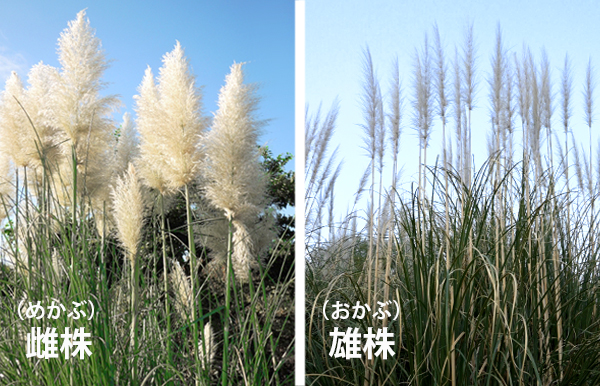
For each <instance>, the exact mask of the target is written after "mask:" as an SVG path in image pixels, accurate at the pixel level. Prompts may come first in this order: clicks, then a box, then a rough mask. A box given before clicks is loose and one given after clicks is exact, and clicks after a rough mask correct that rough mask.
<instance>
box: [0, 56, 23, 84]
mask: <svg viewBox="0 0 600 386" xmlns="http://www.w3.org/2000/svg"><path fill="white" fill-rule="evenodd" d="M26 62H27V61H26V60H25V58H24V57H23V55H21V54H19V53H10V52H7V50H6V49H3V47H0V87H2V85H4V82H5V81H6V79H8V77H9V76H10V74H11V72H12V71H16V72H17V73H18V74H19V75H21V74H23V73H24V72H25V71H26V70H27V66H26Z"/></svg>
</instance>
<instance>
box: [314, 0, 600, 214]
mask: <svg viewBox="0 0 600 386" xmlns="http://www.w3.org/2000/svg"><path fill="white" fill-rule="evenodd" d="M598 20H600V4H597V2H594V1H584V0H579V1H572V2H564V1H555V0H551V1H540V0H538V1H522V2H521V1H514V0H510V1H486V2H481V1H465V0H461V1H436V0H422V1H407V0H401V1H382V0H374V1H369V2H366V1H362V0H328V1H317V0H307V2H306V102H307V103H308V105H309V108H310V111H315V110H316V108H317V107H318V105H319V103H323V109H324V110H327V109H328V108H329V107H330V106H331V103H332V102H333V100H334V99H335V98H336V97H337V98H338V100H339V104H340V113H339V118H338V124H337V135H336V137H335V138H334V140H335V142H336V145H337V144H339V145H340V158H343V160H344V166H343V168H342V174H341V176H340V179H339V182H338V186H337V189H336V194H337V197H338V200H337V204H336V205H337V210H338V214H339V215H342V214H343V213H344V212H345V209H346V206H347V203H349V202H350V201H351V200H352V193H353V192H355V191H356V187H357V185H358V179H359V178H360V175H361V174H362V171H363V170H364V169H365V168H366V167H367V165H368V159H367V156H366V154H365V151H364V150H362V149H361V147H360V146H361V144H362V136H363V134H362V130H361V128H360V127H359V126H358V125H359V124H361V123H363V121H362V111H361V105H360V97H361V87H362V75H361V71H362V51H363V49H364V48H365V47H367V46H368V47H369V48H370V51H371V54H372V57H373V63H374V65H375V70H376V73H377V76H378V78H379V80H380V83H381V87H382V92H383V93H384V96H385V93H387V90H388V85H389V82H390V79H391V70H392V61H393V59H394V58H395V57H396V56H397V57H398V61H399V64H400V77H401V80H402V82H403V92H404V97H405V109H404V118H403V134H402V138H401V150H400V151H401V153H400V165H401V167H403V177H402V181H404V182H405V185H404V186H403V188H405V189H409V188H410V186H409V185H408V183H406V182H416V181H417V177H416V171H417V165H418V139H417V137H416V135H415V133H416V132H415V130H414V129H413V125H412V114H413V110H412V109H411V108H410V107H409V106H410V103H411V102H410V101H411V98H412V95H413V89H412V79H411V71H412V64H413V57H414V52H415V48H417V47H418V48H419V49H420V47H421V46H422V45H423V41H424V35H425V33H427V34H428V36H429V41H430V43H433V25H434V23H435V22H437V24H438V28H439V30H440V33H441V36H442V43H443V45H444V46H445V51H446V55H447V57H448V56H451V57H452V58H453V57H454V49H455V46H457V47H458V49H459V52H460V50H461V48H462V44H463V41H464V31H465V26H466V25H467V24H468V23H469V22H472V23H473V28H474V36H475V44H476V54H477V59H476V67H477V70H476V71H477V72H476V76H477V79H478V87H477V89H476V97H475V103H476V109H475V110H474V111H473V134H472V141H473V151H474V154H475V157H476V159H475V162H476V165H479V166H480V165H481V163H482V162H483V160H484V159H485V157H486V155H487V150H486V136H487V133H488V131H489V130H490V123H489V102H488V100H489V98H488V95H489V87H488V85H487V79H488V76H489V74H490V72H491V65H490V58H491V55H492V50H493V48H494V41H495V32H496V26H497V24H498V23H500V25H501V28H502V30H503V39H504V42H505V48H507V49H509V51H510V52H511V55H513V53H517V54H518V55H521V52H522V47H523V44H527V45H528V46H529V47H530V48H531V51H532V53H533V55H534V57H535V59H536V60H539V59H540V57H541V50H542V48H543V47H545V49H546V51H547V53H548V58H549V60H550V68H551V77H552V83H553V91H554V93H555V98H554V103H555V113H554V115H553V127H554V128H558V126H559V122H560V121H559V119H560V114H559V112H558V106H556V105H557V104H558V103H559V93H558V91H559V80H560V75H561V71H562V67H563V64H564V58H565V54H566V53H567V52H568V53H569V56H570V58H571V61H572V68H573V94H572V98H573V104H572V106H573V118H572V126H573V133H574V135H575V138H576V140H579V141H581V143H583V144H584V145H585V148H586V149H587V146H588V145H589V144H588V142H589V141H588V139H587V138H588V131H587V126H585V124H584V119H583V116H584V111H583V97H582V91H583V82H584V79H585V70H586V66H587V63H588V59H590V58H591V60H592V64H593V65H595V67H596V70H597V71H600V39H598V37H599V36H600V23H598ZM599 76H600V73H598V72H596V79H600V78H599ZM598 91H600V89H598V88H597V90H596V93H597V92H598ZM597 97H598V95H596V99H597ZM596 104H598V102H596ZM595 118H596V122H597V118H598V115H597V114H595ZM434 122H435V124H436V125H435V126H434V128H433V137H432V140H431V145H430V148H429V150H428V161H429V160H431V161H432V162H431V163H433V160H434V159H435V156H436V154H439V152H440V149H441V131H442V130H441V123H439V119H437V118H436V119H435V121H434ZM517 122H519V126H518V129H517V131H520V119H519V120H517ZM453 124H454V122H453V121H452V120H451V121H450V128H451V129H453V128H452V127H453ZM596 127H597V124H596V125H595V126H594V127H593V128H592V129H593V131H596V132H598V131H599V130H598V129H597V128H596ZM563 135H564V134H563ZM561 138H562V137H561ZM597 138H598V135H597V134H595V133H594V134H593V140H592V142H593V144H594V147H595V146H596V139H597ZM515 143H516V144H520V137H519V134H517V136H516V137H515ZM515 150H516V151H519V149H518V148H517V149H515ZM593 151H594V153H595V149H594V150H593ZM390 163H391V162H389V158H388V165H389V164H390ZM428 163H430V162H428ZM388 174H391V173H388ZM388 181H389V179H388Z"/></svg>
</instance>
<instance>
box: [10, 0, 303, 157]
mask: <svg viewBox="0 0 600 386" xmlns="http://www.w3.org/2000/svg"><path fill="white" fill-rule="evenodd" d="M85 8H87V10H86V14H87V18H88V19H89V20H90V24H91V26H92V28H94V29H95V30H96V36H97V37H98V38H100V40H101V41H102V46H103V49H104V51H105V54H106V57H107V58H108V59H109V60H112V63H111V66H110V68H109V69H108V70H107V71H106V72H105V75H104V81H106V82H108V83H109V84H108V87H107V89H106V90H105V91H104V93H105V94H119V95H120V97H121V98H120V99H121V101H122V104H123V106H122V107H121V109H120V111H119V112H117V113H116V114H115V119H117V120H118V121H120V120H121V117H122V114H123V113H125V112H131V113H132V114H134V112H133V108H134V101H133V96H134V95H136V94H137V88H138V86H139V84H140V83H141V81H142V77H143V75H144V70H145V69H146V67H147V66H148V65H149V66H150V67H152V70H153V72H154V74H155V75H157V74H158V69H159V68H160V66H161V65H162V62H161V60H162V56H163V55H164V54H165V53H167V52H169V51H171V50H173V48H174V46H175V42H176V40H179V42H181V45H182V47H183V48H184V49H185V53H186V56H187V57H188V59H189V62H190V64H191V66H192V71H193V73H194V74H195V75H196V82H197V84H198V85H203V86H204V88H203V95H204V97H203V103H204V108H205V113H206V114H207V115H210V116H212V112H214V111H216V108H217V107H216V102H217V98H218V93H219V89H220V88H221V86H222V85H223V84H224V80H225V76H226V75H227V74H228V73H229V67H230V66H231V65H232V64H233V62H234V61H235V62H247V65H246V66H245V67H244V69H245V72H246V76H247V78H246V79H247V81H248V82H256V83H259V84H260V89H259V94H260V96H261V97H262V100H261V103H260V104H259V111H258V113H259V115H260V117H261V118H263V119H271V121H270V122H269V124H268V125H267V126H266V127H265V128H264V134H263V136H262V138H261V144H267V145H268V146H269V147H270V148H271V149H272V150H273V152H274V153H275V154H280V153H284V152H291V153H293V152H294V4H293V2H292V1H280V0H269V1H260V2H249V1H243V0H229V1H177V0H175V1H170V2H166V1H102V2H100V1H96V2H91V1H73V0H71V1H59V2H57V1H52V2H50V1H27V2H17V1H3V2H2V4H1V6H0V9H1V10H2V11H1V12H0V78H1V80H0V82H1V83H2V86H1V88H3V85H4V81H5V79H6V77H7V76H8V75H9V74H10V71H12V70H15V71H17V73H18V74H19V75H20V76H21V77H22V78H23V79H24V80H26V79H27V72H28V71H29V69H30V68H31V66H33V65H34V64H36V63H38V62H39V61H43V62H44V63H46V64H50V65H52V66H56V67H59V63H58V58H57V55H56V48H57V40H58V38H59V36H60V33H61V32H62V31H63V29H65V28H66V27H67V23H68V22H69V21H70V20H73V19H75V16H76V15H77V13H78V12H79V11H80V10H82V9H85ZM288 166H289V167H292V168H293V164H290V165H288Z"/></svg>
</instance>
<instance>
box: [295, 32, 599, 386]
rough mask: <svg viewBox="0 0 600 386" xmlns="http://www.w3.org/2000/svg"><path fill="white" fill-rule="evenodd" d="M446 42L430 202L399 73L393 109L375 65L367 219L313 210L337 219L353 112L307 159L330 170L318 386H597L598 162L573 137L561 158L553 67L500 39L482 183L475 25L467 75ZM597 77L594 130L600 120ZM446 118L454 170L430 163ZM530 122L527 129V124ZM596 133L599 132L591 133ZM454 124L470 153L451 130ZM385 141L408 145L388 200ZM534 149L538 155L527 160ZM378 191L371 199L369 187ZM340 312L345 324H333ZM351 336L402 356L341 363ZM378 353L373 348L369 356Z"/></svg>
mask: <svg viewBox="0 0 600 386" xmlns="http://www.w3.org/2000/svg"><path fill="white" fill-rule="evenodd" d="M434 33H435V38H436V39H435V42H434V43H435V44H434V46H433V47H432V48H433V52H434V55H433V60H431V56H430V54H429V51H428V50H429V46H428V44H429V43H428V41H427V39H426V40H425V47H424V48H422V49H421V50H419V51H416V54H415V56H414V58H413V61H414V65H413V69H414V71H413V77H412V78H413V79H412V80H413V82H412V84H411V86H412V88H413V90H412V93H411V94H410V98H411V101H412V108H413V118H414V119H413V126H414V129H415V130H416V131H417V134H418V138H419V144H420V154H421V155H422V157H421V161H422V163H420V164H419V173H418V176H419V177H418V179H419V180H418V182H413V184H412V185H411V186H414V188H410V189H404V190H400V189H399V188H398V186H399V182H400V181H399V180H398V179H397V174H398V172H397V170H398V166H397V164H396V163H397V162H398V161H399V160H400V161H401V158H400V159H399V158H398V157H397V154H398V147H399V146H398V144H397V141H398V139H399V135H400V130H399V126H400V125H401V122H402V120H401V118H402V117H403V116H405V112H404V108H403V103H402V101H403V90H402V88H401V87H400V86H399V85H400V84H401V83H400V77H399V75H398V73H397V70H396V68H397V66H398V65H397V62H395V64H394V69H395V70H394V73H393V76H392V83H391V84H392V86H391V89H390V101H389V103H388V104H385V103H383V102H384V98H383V97H382V96H381V93H377V92H373V90H378V88H379V84H378V80H377V79H376V78H375V77H374V75H373V74H374V70H373V64H372V60H371V58H370V55H369V52H368V51H366V54H365V58H366V59H365V63H366V64H365V65H366V68H367V69H368V70H367V71H365V72H364V76H365V83H364V84H365V88H364V92H365V96H364V97H363V102H364V107H365V111H371V110H373V111H375V110H374V107H373V106H384V105H387V106H389V112H387V113H386V114H384V115H385V116H386V117H387V119H386V123H387V124H386V125H385V126H386V127H387V128H388V132H387V133H385V132H384V131H379V132H378V131H377V130H369V131H368V133H367V134H368V138H367V139H368V141H369V142H368V143H369V144H372V146H373V147H372V148H368V149H367V150H368V156H369V161H370V163H369V166H368V168H367V170H366V172H365V176H366V177H363V178H362V179H361V180H360V182H359V188H358V190H357V191H356V195H355V197H356V199H355V202H354V205H353V206H352V210H351V211H350V212H349V213H348V214H347V215H345V216H343V217H342V220H341V221H340V222H334V221H333V218H335V216H334V215H328V214H326V212H324V211H316V210H313V209H312V208H321V207H326V208H328V211H329V213H334V210H333V202H334V200H333V191H334V189H333V188H332V187H331V186H332V185H334V184H335V179H336V178H337V175H338V173H337V172H336V173H332V172H331V170H332V169H331V167H330V165H333V164H334V163H335V153H328V152H327V147H328V145H329V144H330V143H331V138H332V132H333V130H334V128H335V119H336V116H337V113H338V109H339V107H338V106H337V104H336V105H334V107H333V108H332V110H331V112H330V113H329V115H328V116H327V119H325V120H324V121H323V122H322V123H321V121H320V118H319V113H317V114H316V115H314V116H310V117H309V118H308V119H307V123H308V124H307V129H306V132H307V139H306V143H307V144H310V143H312V144H313V146H311V147H308V148H307V160H313V159H316V160H318V161H317V162H308V161H307V179H310V180H309V182H310V183H308V185H307V186H310V187H311V190H310V192H309V193H310V194H307V197H306V199H307V212H306V213H307V214H308V215H309V216H311V217H309V218H308V219H307V230H306V234H307V257H306V258H307V271H306V275H307V280H306V283H307V286H306V293H307V310H306V313H307V336H306V356H307V365H306V371H307V382H308V384H313V385H342V384H352V385H387V384H390V385H391V384H394V385H396V384H410V385H431V384H436V385H594V384H597V383H598V382H600V323H599V322H598V306H600V304H599V301H600V286H599V284H600V275H599V272H598V264H597V256H598V236H599V235H598V226H597V224H596V223H597V218H598V215H597V214H598V213H597V208H596V206H595V205H594V201H595V197H596V195H597V193H598V190H597V189H598V186H599V184H598V181H597V178H596V177H594V176H593V173H592V172H591V170H592V169H591V166H590V165H592V163H591V161H590V160H591V154H588V155H587V156H588V157H589V158H585V159H584V160H583V162H580V160H581V158H582V155H583V156H585V154H586V153H585V152H584V151H583V150H580V149H579V145H578V144H577V143H576V142H575V141H574V139H573V138H572V137H571V139H572V140H571V141H569V136H565V142H564V143H565V148H560V149H554V148H553V145H552V143H553V142H552V139H553V136H554V134H553V132H552V125H551V124H552V115H553V108H552V106H553V103H552V98H553V96H554V94H553V92H552V83H551V76H550V71H549V68H550V66H549V62H548V58H547V57H546V56H545V55H543V56H542V59H541V61H540V62H539V63H538V62H536V61H535V59H534V57H533V55H532V54H531V51H530V50H529V49H528V48H525V49H524V53H523V54H522V55H521V57H520V58H519V57H517V56H516V55H514V58H515V60H514V62H513V61H512V60H509V59H511V58H512V56H511V55H509V53H508V51H507V50H506V49H505V48H504V43H503V40H502V37H501V30H500V28H498V33H497V39H496V47H495V50H494V54H493V55H492V57H491V67H492V70H491V72H490V75H489V79H488V82H487V85H488V86H489V91H490V92H489V97H490V100H489V112H490V120H489V122H490V123H491V129H492V130H491V131H490V135H489V136H488V138H489V141H488V157H487V161H486V162H485V163H484V164H483V165H482V166H481V167H480V168H479V169H478V170H474V168H473V166H472V159H473V154H472V153H473V152H472V150H471V131H472V130H475V129H477V130H481V128H476V126H477V125H478V123H476V120H475V119H473V120H471V119H472V117H471V112H472V110H473V109H474V108H475V106H476V103H475V96H476V94H477V90H478V88H479V87H478V84H477V80H478V73H477V71H476V70H477V68H476V61H475V58H476V57H477V55H476V52H475V51H476V47H475V44H474V38H473V27H472V26H468V28H467V30H466V34H465V43H464V47H463V50H462V52H461V51H459V50H456V55H455V59H454V63H452V65H451V66H449V65H448V62H447V61H446V60H447V59H446V56H445V55H444V52H443V44H442V42H441V40H440V37H439V32H438V30H437V27H436V28H435V29H434ZM513 63H514V65H513ZM433 67H434V68H433ZM448 68H451V69H453V70H454V71H452V72H453V73H454V74H453V75H454V79H448V76H447V75H448V74H447V69H448ZM589 68H591V67H590V66H588V74H587V77H586V79H587V80H586V83H585V92H584V95H585V106H584V111H585V112H586V117H591V116H592V109H593V93H592V92H593V81H592V80H593V77H592V76H591V75H590V71H591V70H589ZM515 74H516V76H515ZM570 76H571V75H570V65H569V62H568V61H567V62H566V65H565V72H564V73H563V76H562V79H563V86H562V101H563V104H562V106H561V107H562V115H563V119H562V121H561V123H562V126H563V128H564V129H565V132H566V131H569V130H570V125H571V124H572V123H570V121H569V118H570V116H571V114H572V111H571V109H572V106H571V102H570V100H571V99H570V93H571V86H570V79H571V78H570ZM449 85H452V86H453V87H452V88H451V89H448V86H449ZM450 94H453V95H452V99H450V100H449V97H448V96H449V95H450ZM373 98H376V99H377V100H376V101H375V102H373ZM448 111H454V114H453V115H448ZM434 112H435V116H436V117H439V118H440V127H441V129H442V131H443V133H442V147H441V149H442V153H441V154H442V160H441V162H437V161H436V163H435V164H434V165H428V164H427V163H426V162H427V161H426V160H427V148H428V146H429V145H430V144H431V143H430V135H431V132H432V130H433V129H434V128H435V127H436V125H435V124H434V122H432V120H433V117H434ZM519 116H520V117H521V125H518V124H516V123H515V120H516V118H517V117H519ZM586 119H587V118H586ZM365 120H366V124H365V125H364V126H363V127H365V128H368V127H371V126H372V124H371V122H376V121H372V120H371V115H368V114H367V115H365ZM591 122H592V121H590V120H589V119H588V120H586V124H588V129H589V127H591ZM452 124H454V127H455V129H456V130H455V138H454V141H452V140H450V136H449V135H448V131H447V130H446V129H447V126H450V125H452ZM373 127H376V126H373ZM517 130H519V131H517ZM516 134H520V135H516ZM379 136H385V138H386V139H387V138H389V141H388V142H389V143H391V144H392V146H391V150H392V156H391V159H392V165H393V167H392V176H391V181H392V185H391V187H390V188H389V189H387V190H384V189H383V187H382V184H381V182H380V183H379V189H377V188H376V187H375V186H374V185H375V177H379V178H380V181H381V176H382V175H383V173H385V171H386V170H385V169H384V168H382V167H378V168H375V167H374V165H375V166H377V165H381V164H382V162H381V161H380V160H378V159H377V157H375V156H374V154H380V153H381V152H383V149H381V148H379V147H381V146H384V145H383V144H384V143H385V141H382V140H381V138H380V137H379ZM518 140H520V141H521V143H522V149H523V150H522V155H519V154H517V153H516V152H515V149H516V144H515V142H516V141H518ZM557 142H559V141H558V140H555V142H554V143H555V144H556V143H557ZM453 143H454V146H453ZM314 144H316V145H314ZM544 145H545V146H544ZM569 145H570V146H572V148H569V147H568V146H569ZM453 148H454V149H456V152H455V153H454V156H453V155H452V149H453ZM569 153H571V154H573V155H575V157H573V156H571V157H568V154H569ZM557 160H558V161H557ZM568 170H572V171H573V170H574V171H575V175H576V176H577V175H579V176H580V177H578V179H577V181H574V180H572V179H570V178H569V174H568ZM377 173H379V176H377ZM570 175H571V176H573V173H572V174H570ZM369 177H370V179H371V187H368V185H366V183H365V181H367V180H368V179H369ZM314 181H317V182H316V183H315V182H314ZM367 190H369V192H370V194H369V198H368V203H367V209H366V210H365V211H364V213H366V215H365V218H364V219H361V218H360V214H361V213H363V212H361V211H359V210H358V209H357V208H359V205H360V204H359V203H360V202H362V201H361V200H362V198H361V196H362V194H363V193H364V191H367ZM377 192H379V193H377ZM309 209H311V210H309ZM328 218H329V219H331V220H329V221H327V220H326V219H328ZM360 224H364V229H360V227H361V225H360ZM326 230H328V232H327V231H326ZM384 267H385V268H384ZM326 301H327V305H328V311H329V312H328V318H329V320H327V319H326V318H325V317H324V315H323V307H324V305H325V302H326ZM377 301H379V302H382V303H385V302H387V301H393V302H396V303H395V304H397V307H396V305H394V306H393V307H391V308H389V311H392V312H391V313H392V317H390V318H386V319H384V320H380V319H379V318H377V317H374V316H373V314H374V312H375V310H377V308H378V307H377V303H376V302H377ZM336 302H339V303H341V304H347V305H349V307H348V308H349V310H350V315H352V313H353V310H352V307H353V306H354V305H356V304H357V303H360V304H367V305H369V306H370V307H371V308H372V310H373V312H371V313H369V312H367V313H366V316H365V317H364V318H363V319H358V318H352V317H349V318H348V319H344V320H333V319H332V317H331V316H332V315H331V312H332V311H331V310H332V308H331V306H332V304H335V303H336ZM383 309H387V308H385V307H384V308H383ZM395 312H397V313H398V317H397V319H395V320H394V319H393V318H394V316H395V315H394V313H395ZM335 328H338V329H339V330H341V331H347V329H348V328H351V329H352V330H354V329H355V328H357V329H358V331H359V333H361V334H365V333H367V331H368V329H369V328H373V330H374V331H375V330H377V329H382V328H387V331H388V332H391V333H392V336H393V338H392V339H393V346H392V349H393V351H394V352H395V355H394V356H393V357H391V358H390V357H389V356H388V358H387V359H385V360H384V359H383V358H382V357H381V356H380V357H373V358H371V359H369V358H368V357H367V355H366V353H361V354H362V355H360V356H359V357H357V358H351V359H347V358H346V357H345V356H342V357H337V358H336V357H335V355H330V354H331V350H332V342H333V340H332V336H331V335H330V333H332V332H333V331H334V329H335ZM364 344H365V341H364V339H363V340H362V341H361V349H362V348H363V345H364Z"/></svg>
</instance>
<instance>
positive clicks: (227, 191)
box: [205, 63, 266, 281]
mask: <svg viewBox="0 0 600 386" xmlns="http://www.w3.org/2000/svg"><path fill="white" fill-rule="evenodd" d="M255 90H256V86H255V85H248V84H244V73H243V71H242V63H234V64H233V66H231V73H230V74H229V75H227V77H226V79H225V86H223V87H222V88H221V91H220V94H219V102H218V105H219V110H218V111H217V113H216V115H215V118H214V121H213V127H212V130H211V131H210V133H209V134H208V137H207V145H206V168H205V176H206V180H207V186H206V196H207V198H208V199H209V200H210V202H211V203H212V204H213V205H214V206H216V207H217V208H219V209H220V210H222V211H224V212H225V216H226V217H227V219H228V220H230V221H232V224H233V226H234V228H235V232H234V235H233V255H232V264H233V268H234V272H235V276H236V278H237V279H238V280H240V281H247V280H248V271H249V268H251V267H252V266H255V265H256V260H255V258H253V257H252V256H250V251H251V243H252V240H251V237H250V235H249V234H248V231H247V223H248V219H250V218H252V217H254V216H256V215H257V214H258V213H259V212H260V211H261V209H262V208H263V207H264V206H263V204H264V195H265V183H266V180H265V176H264V172H263V170H262V169H261V167H260V164H259V153H258V148H257V145H256V143H257V140H258V135H259V129H260V127H261V126H262V125H263V124H264V121H260V120H258V119H257V118H256V116H255V112H256V108H257V104H258V97H257V96H256V95H255Z"/></svg>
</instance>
